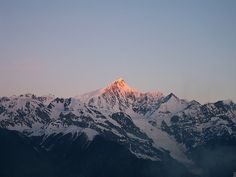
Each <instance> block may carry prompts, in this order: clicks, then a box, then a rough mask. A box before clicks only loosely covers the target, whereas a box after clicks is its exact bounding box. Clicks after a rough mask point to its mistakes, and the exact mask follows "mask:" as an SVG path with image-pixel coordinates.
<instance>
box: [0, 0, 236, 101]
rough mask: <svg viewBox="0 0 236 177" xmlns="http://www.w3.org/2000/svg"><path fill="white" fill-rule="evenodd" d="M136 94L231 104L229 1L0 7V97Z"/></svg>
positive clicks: (234, 9) (235, 64) (235, 34)
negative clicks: (128, 90)
mask: <svg viewBox="0 0 236 177" xmlns="http://www.w3.org/2000/svg"><path fill="white" fill-rule="evenodd" d="M119 77H123V78H124V79H125V80H126V82H127V83H128V84H129V85H130V86H132V87H135V88H136V89H138V90H140V91H143V92H146V91H155V90H157V91H161V92H163V93H164V94H169V93H170V92H173V93H175V94H176V95H177V96H178V97H180V98H186V99H189V100H192V99H196V100H198V101H200V102H202V103H205V102H212V101H216V100H221V99H233V100H234V101H236V1H235V0H197V1H194V0H178V1H176V0H156V1H154V0H133V1H131V0H106V1H105V0H100V1H96V0H78V1H74V0H69V1H62V0H40V1H32V0H22V1H18V0H0V96H4V95H5V96H9V95H13V94H16V95H17V94H21V93H27V92H30V93H36V94H38V95H44V94H48V93H52V94H55V95H57V96H62V97H69V96H75V95H79V94H82V93H85V92H88V91H91V90H94V89H98V88H102V87H105V86H106V85H107V84H109V83H110V82H112V81H113V80H115V79H117V78H119Z"/></svg>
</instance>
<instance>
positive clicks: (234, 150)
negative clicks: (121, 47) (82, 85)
mask: <svg viewBox="0 0 236 177" xmlns="http://www.w3.org/2000/svg"><path fill="white" fill-rule="evenodd" d="M0 157H1V158H0V176H2V177H21V176H22V177H28V176H29V177H30V176H48V177H54V176H55V177H65V176H66V177H93V176H94V177H95V176H96V177H121V176H122V177H126V176H127V177H154V176H155V177H159V176H160V177H165V176H166V177H167V176H168V177H174V176H178V177H187V176H196V177H203V176H204V177H213V176H214V177H232V176H233V172H234V171H236V104H235V103H234V102H233V101H231V100H222V101H218V102H215V103H207V104H200V103H199V102H197V101H195V100H192V101H188V100H185V99H180V98H178V97H177V96H176V95H174V94H173V93H170V94H169V95H164V94H162V93H161V92H147V93H142V92H139V91H138V90H136V89H134V88H131V87H129V86H128V85H127V84H126V82H125V81H124V80H123V79H122V78H121V79H118V80H115V81H114V82H112V83H111V84H109V85H108V86H107V87H105V88H102V89H99V90H96V91H93V92H89V93H86V94H83V95H79V96H75V97H71V98H59V97H55V96H53V95H48V96H36V95H34V94H24V95H19V96H11V97H1V98H0Z"/></svg>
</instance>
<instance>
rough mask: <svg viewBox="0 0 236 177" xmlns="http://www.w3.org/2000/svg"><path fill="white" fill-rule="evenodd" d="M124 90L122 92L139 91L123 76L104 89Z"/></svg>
mask: <svg viewBox="0 0 236 177" xmlns="http://www.w3.org/2000/svg"><path fill="white" fill-rule="evenodd" d="M118 90H119V91H122V92H133V93H137V92H138V91H137V90H136V89H134V88H131V87H130V86H129V85H128V84H127V83H126V82H125V80H124V79H123V78H119V79H117V80H115V81H114V82H112V83H111V84H109V85H108V86H107V87H106V88H104V91H105V92H107V91H118Z"/></svg>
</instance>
